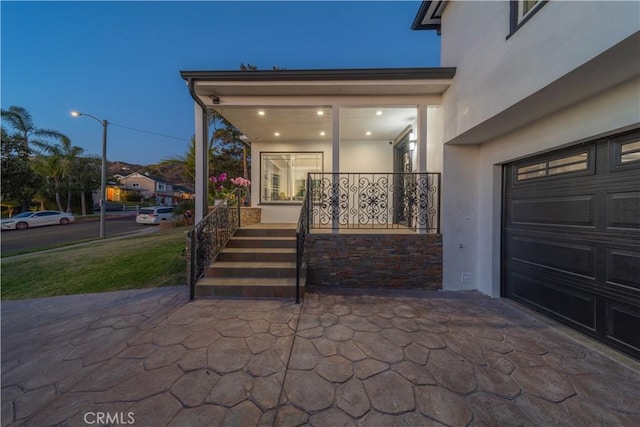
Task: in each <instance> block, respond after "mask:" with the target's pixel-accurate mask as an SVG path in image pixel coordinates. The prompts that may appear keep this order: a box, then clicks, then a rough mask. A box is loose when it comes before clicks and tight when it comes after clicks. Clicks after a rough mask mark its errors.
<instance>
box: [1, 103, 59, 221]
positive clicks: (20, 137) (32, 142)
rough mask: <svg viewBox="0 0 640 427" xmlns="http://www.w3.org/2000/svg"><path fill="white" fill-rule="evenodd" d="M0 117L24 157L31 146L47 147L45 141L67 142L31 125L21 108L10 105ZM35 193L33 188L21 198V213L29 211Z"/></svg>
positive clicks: (54, 134) (3, 110)
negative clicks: (32, 195)
mask: <svg viewBox="0 0 640 427" xmlns="http://www.w3.org/2000/svg"><path fill="white" fill-rule="evenodd" d="M0 116H1V117H2V122H3V123H6V124H7V126H8V127H9V129H10V130H11V131H12V133H11V137H12V138H14V139H15V140H16V141H17V142H18V143H19V144H20V146H21V148H20V151H21V152H22V155H23V156H25V157H28V156H30V155H31V151H32V146H36V147H38V148H40V149H42V148H44V147H46V146H47V145H48V143H47V140H50V139H54V140H58V141H62V142H64V141H69V137H67V136H66V135H64V134H63V133H61V132H58V131H56V130H51V129H41V128H38V127H36V126H35V125H34V124H33V119H32V118H31V114H29V112H28V111H27V110H26V109H25V108H23V107H18V106H15V105H12V106H11V107H9V108H8V109H6V110H5V109H2V110H0ZM35 191H36V189H35V188H34V189H33V191H31V192H30V194H26V195H25V196H24V197H23V199H22V201H21V203H22V210H23V211H27V210H29V205H30V204H31V197H30V196H31V194H33V193H34V192H35Z"/></svg>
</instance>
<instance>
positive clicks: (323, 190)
mask: <svg viewBox="0 0 640 427" xmlns="http://www.w3.org/2000/svg"><path fill="white" fill-rule="evenodd" d="M307 192H308V193H309V201H308V202H309V208H308V210H309V216H310V218H309V227H310V228H313V229H317V228H330V229H334V230H335V229H340V228H409V229H413V230H421V231H426V232H430V233H439V232H440V174H439V173H340V172H339V173H332V172H329V173H310V174H309V181H308V183H307Z"/></svg>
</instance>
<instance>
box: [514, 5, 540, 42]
mask: <svg viewBox="0 0 640 427" xmlns="http://www.w3.org/2000/svg"><path fill="white" fill-rule="evenodd" d="M547 3H548V0H511V2H510V7H511V12H510V15H511V18H510V20H511V28H510V33H509V36H507V38H509V37H511V35H512V34H513V33H515V32H516V31H517V30H518V29H519V28H520V27H521V26H522V25H524V23H525V22H527V21H528V20H529V18H531V17H532V16H533V15H534V14H535V13H536V12H538V11H539V10H540V9H541V8H542V6H544V5H545V4H547Z"/></svg>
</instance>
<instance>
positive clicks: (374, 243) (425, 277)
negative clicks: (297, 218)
mask: <svg viewBox="0 0 640 427" xmlns="http://www.w3.org/2000/svg"><path fill="white" fill-rule="evenodd" d="M304 253H305V260H306V262H307V283H308V284H309V285H311V286H314V285H317V286H332V287H351V288H421V289H441V288H442V235H441V234H308V235H307V238H306V244H305V249H304Z"/></svg>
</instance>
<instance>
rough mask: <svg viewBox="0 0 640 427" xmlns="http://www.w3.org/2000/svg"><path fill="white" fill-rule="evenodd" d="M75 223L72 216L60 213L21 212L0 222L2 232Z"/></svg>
mask: <svg viewBox="0 0 640 427" xmlns="http://www.w3.org/2000/svg"><path fill="white" fill-rule="evenodd" d="M73 221H75V217H74V216H73V214H70V213H66V212H60V211H37V212H32V211H29V212H22V213H19V214H18V215H16V216H14V217H13V218H4V219H3V220H2V221H1V222H0V226H1V227H2V229H3V230H26V229H27V228H30V227H41V226H43V225H66V224H70V223H72V222H73Z"/></svg>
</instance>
